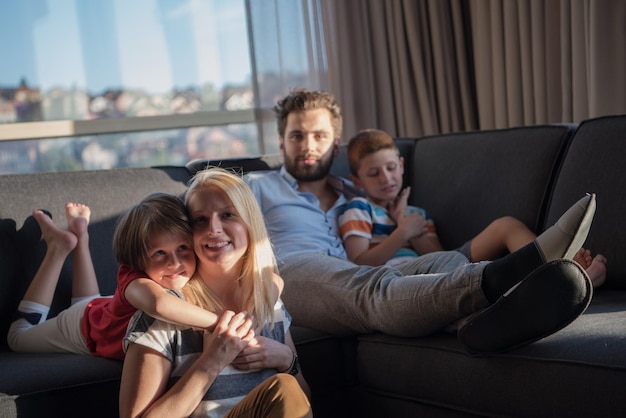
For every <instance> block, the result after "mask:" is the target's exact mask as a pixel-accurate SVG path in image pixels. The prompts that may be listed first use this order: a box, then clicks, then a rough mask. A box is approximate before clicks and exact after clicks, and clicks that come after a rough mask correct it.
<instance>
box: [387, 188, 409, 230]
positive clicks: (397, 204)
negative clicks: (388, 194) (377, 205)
mask: <svg viewBox="0 0 626 418" xmlns="http://www.w3.org/2000/svg"><path fill="white" fill-rule="evenodd" d="M410 193H411V187H410V186H409V187H405V188H404V190H402V191H401V192H400V194H399V195H398V196H397V197H396V200H394V201H393V202H391V203H390V204H389V207H388V208H387V209H388V210H389V215H391V219H393V220H394V221H396V223H398V221H399V219H400V218H401V217H403V216H406V210H407V207H408V201H409V194H410Z"/></svg>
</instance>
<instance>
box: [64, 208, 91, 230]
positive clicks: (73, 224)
mask: <svg viewBox="0 0 626 418" xmlns="http://www.w3.org/2000/svg"><path fill="white" fill-rule="evenodd" d="M65 216H66V217H67V228H68V229H69V230H70V231H72V232H73V233H74V234H75V235H76V236H77V237H81V236H83V235H84V234H86V233H87V227H88V226H89V217H90V216H91V209H89V206H86V205H83V204H82V203H71V202H70V203H68V204H66V205H65Z"/></svg>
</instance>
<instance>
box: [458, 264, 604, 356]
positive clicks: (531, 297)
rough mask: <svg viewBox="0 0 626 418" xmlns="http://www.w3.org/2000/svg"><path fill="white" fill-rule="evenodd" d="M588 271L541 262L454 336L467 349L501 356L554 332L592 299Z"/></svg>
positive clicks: (478, 353)
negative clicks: (541, 263)
mask: <svg viewBox="0 0 626 418" xmlns="http://www.w3.org/2000/svg"><path fill="white" fill-rule="evenodd" d="M592 289H593V287H592V285H591V281H590V280H589V277H588V276H587V273H585V271H584V270H583V269H582V267H580V266H579V265H578V264H577V263H575V262H573V261H570V260H555V261H552V262H550V263H547V264H544V265H542V266H541V267H539V268H538V269H536V270H535V271H533V272H532V273H531V274H529V275H528V276H527V277H526V278H525V279H524V280H522V281H521V282H520V283H518V284H517V285H516V286H514V287H513V288H511V290H509V291H508V292H507V293H506V294H504V295H503V296H502V297H500V299H498V300H497V301H496V303H494V304H493V305H491V306H490V307H489V308H487V309H485V310H483V311H481V312H479V313H477V314H476V315H475V316H474V317H472V318H469V319H468V321H467V322H466V323H465V324H464V325H463V326H462V327H461V328H460V329H459V331H458V333H457V336H458V339H459V342H460V343H461V345H462V346H463V347H464V348H465V350H467V352H468V353H470V354H472V355H476V356H480V355H483V356H484V355H492V354H499V353H503V352H506V351H509V350H513V349H515V348H519V347H522V346H524V345H527V344H530V343H532V342H535V341H537V340H540V339H542V338H544V337H547V336H548V335H551V334H554V333H555V332H557V331H559V330H560V329H562V328H564V327H566V326H567V325H569V324H570V323H571V322H572V321H574V320H575V319H576V318H578V317H579V316H580V315H581V314H582V313H583V312H584V311H585V310H586V309H587V307H588V306H589V303H590V302H591V297H592V292H593V290H592Z"/></svg>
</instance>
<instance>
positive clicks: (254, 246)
mask: <svg viewBox="0 0 626 418" xmlns="http://www.w3.org/2000/svg"><path fill="white" fill-rule="evenodd" d="M207 187H214V188H216V189H218V190H220V191H221V192H223V193H224V194H225V195H226V196H227V197H228V199H229V200H230V202H231V203H232V205H233V206H234V207H235V210H236V212H237V215H238V216H239V217H240V218H241V219H242V220H243V222H244V223H245V224H246V226H247V229H248V249H247V250H246V253H245V255H244V256H243V266H242V269H241V273H240V276H239V283H240V285H241V290H242V295H243V297H242V304H243V306H242V307H241V308H242V310H245V311H247V312H248V313H249V314H252V315H254V316H255V317H256V319H257V321H258V323H259V326H260V327H263V326H264V325H266V324H270V326H273V324H274V302H275V300H274V295H273V289H274V281H273V279H274V275H275V274H278V267H277V265H276V258H275V256H274V251H273V249H272V245H271V243H270V240H269V236H268V233H267V229H266V228H265V221H264V219H263V214H262V212H261V209H260V207H259V204H258V203H257V200H256V198H255V197H254V194H253V193H252V191H251V190H250V188H249V187H248V185H247V184H246V183H245V182H244V181H243V179H242V178H241V177H239V176H237V175H236V174H234V173H233V172H231V171H227V170H225V169H222V168H219V167H210V168H207V169H205V170H202V171H199V172H197V173H196V174H195V175H194V177H193V179H192V180H191V183H190V185H189V187H188V189H187V192H186V193H185V204H186V205H188V204H189V199H190V198H191V197H192V196H193V195H194V193H196V192H197V191H198V190H200V189H203V188H207ZM192 221H193V220H192ZM183 292H184V293H185V296H186V297H187V298H188V299H189V300H190V301H191V302H194V303H196V304H197V305H199V306H201V307H203V308H204V309H207V310H210V311H212V312H220V311H222V310H223V309H224V307H223V305H222V303H221V302H220V301H219V299H218V298H217V297H216V296H215V295H214V294H213V293H212V292H211V291H210V290H209V288H208V287H207V286H206V285H205V283H204V282H203V281H202V279H201V278H200V277H199V276H198V273H197V272H196V274H195V275H194V277H192V278H191V280H189V282H188V283H187V285H186V286H185V287H184V288H183Z"/></svg>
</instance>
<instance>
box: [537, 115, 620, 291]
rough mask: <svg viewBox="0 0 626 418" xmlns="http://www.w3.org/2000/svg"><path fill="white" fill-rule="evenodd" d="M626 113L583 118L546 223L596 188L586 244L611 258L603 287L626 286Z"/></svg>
mask: <svg viewBox="0 0 626 418" xmlns="http://www.w3.org/2000/svg"><path fill="white" fill-rule="evenodd" d="M625 166H626V115H618V116H605V117H599V118H594V119H589V120H585V121H583V122H581V123H580V126H579V127H578V129H577V130H576V133H575V134H574V136H573V138H572V140H571V141H570V143H569V146H568V147H567V151H566V154H565V156H564V158H563V163H562V166H561V167H560V169H559V173H558V177H557V180H556V183H555V185H554V192H553V193H552V196H551V200H550V202H549V207H548V212H547V218H546V222H545V224H544V227H546V226H548V225H552V224H553V223H554V222H555V221H556V220H557V219H558V218H559V216H560V215H561V213H563V212H564V211H565V210H566V209H567V208H568V207H569V206H570V205H572V204H573V203H574V202H576V201H577V200H578V199H580V198H581V197H582V196H584V195H585V193H596V195H597V209H596V215H595V217H594V220H593V224H592V226H591V231H590V232H589V237H588V239H587V241H586V242H585V244H584V246H585V247H587V248H588V249H589V250H591V252H592V253H593V254H596V253H600V254H603V255H605V256H606V257H607V259H608V263H607V281H606V284H605V285H604V286H602V287H601V288H600V289H611V288H613V289H626V257H625V256H624V255H625V254H626V228H624V219H625V216H626V170H625V169H624V167H625Z"/></svg>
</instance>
